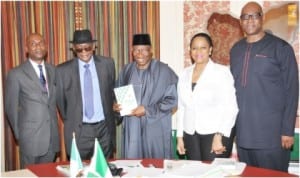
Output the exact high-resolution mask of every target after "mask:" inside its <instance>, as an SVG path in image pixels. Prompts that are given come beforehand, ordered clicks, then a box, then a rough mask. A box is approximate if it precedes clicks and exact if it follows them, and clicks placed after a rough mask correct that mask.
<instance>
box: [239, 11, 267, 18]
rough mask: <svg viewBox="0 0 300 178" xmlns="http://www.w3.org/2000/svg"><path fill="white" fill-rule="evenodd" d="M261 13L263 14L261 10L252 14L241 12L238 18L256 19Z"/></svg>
mask: <svg viewBox="0 0 300 178" xmlns="http://www.w3.org/2000/svg"><path fill="white" fill-rule="evenodd" d="M262 15H263V13H262V12H256V13H254V14H242V15H241V17H240V18H241V20H249V19H253V20H257V19H259V18H260V17H261V16H262Z"/></svg>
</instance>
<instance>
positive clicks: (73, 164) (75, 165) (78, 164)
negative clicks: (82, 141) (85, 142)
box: [70, 133, 83, 177]
mask: <svg viewBox="0 0 300 178" xmlns="http://www.w3.org/2000/svg"><path fill="white" fill-rule="evenodd" d="M82 170H83V165H82V161H81V158H80V154H79V151H78V148H77V145H76V140H75V133H73V139H72V146H71V156H70V177H77V175H78V174H79V173H80V171H82Z"/></svg>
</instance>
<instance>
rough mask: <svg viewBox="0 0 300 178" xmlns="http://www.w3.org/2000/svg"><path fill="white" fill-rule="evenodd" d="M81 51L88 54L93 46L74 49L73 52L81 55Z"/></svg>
mask: <svg viewBox="0 0 300 178" xmlns="http://www.w3.org/2000/svg"><path fill="white" fill-rule="evenodd" d="M83 50H84V51H86V52H90V51H92V50H93V46H88V47H85V48H74V51H75V52H76V53H82V52H83Z"/></svg>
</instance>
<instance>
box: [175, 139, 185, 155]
mask: <svg viewBox="0 0 300 178" xmlns="http://www.w3.org/2000/svg"><path fill="white" fill-rule="evenodd" d="M177 151H178V153H179V154H180V155H184V154H185V148H184V142H183V138H182V137H177Z"/></svg>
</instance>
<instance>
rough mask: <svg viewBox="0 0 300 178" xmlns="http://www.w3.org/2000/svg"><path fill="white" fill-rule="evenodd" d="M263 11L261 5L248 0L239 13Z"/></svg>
mask: <svg viewBox="0 0 300 178" xmlns="http://www.w3.org/2000/svg"><path fill="white" fill-rule="evenodd" d="M249 11H251V12H254V11H255V12H263V11H262V7H261V6H260V4H258V3H257V2H253V1H252V2H248V3H247V4H246V5H244V7H243V8H242V11H241V14H247V12H249Z"/></svg>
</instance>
